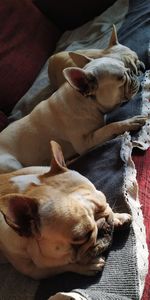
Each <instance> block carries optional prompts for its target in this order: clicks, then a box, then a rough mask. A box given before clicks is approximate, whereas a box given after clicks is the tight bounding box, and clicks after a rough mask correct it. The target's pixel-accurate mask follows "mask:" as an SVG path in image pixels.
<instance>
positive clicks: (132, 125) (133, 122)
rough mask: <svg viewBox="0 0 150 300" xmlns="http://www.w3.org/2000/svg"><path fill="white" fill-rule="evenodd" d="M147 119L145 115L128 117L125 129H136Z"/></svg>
mask: <svg viewBox="0 0 150 300" xmlns="http://www.w3.org/2000/svg"><path fill="white" fill-rule="evenodd" d="M146 121H147V117H146V116H141V115H139V116H135V117H132V118H130V119H127V120H125V121H122V122H125V126H126V130H125V131H131V130H138V129H140V128H141V127H142V126H143V125H145V123H146Z"/></svg>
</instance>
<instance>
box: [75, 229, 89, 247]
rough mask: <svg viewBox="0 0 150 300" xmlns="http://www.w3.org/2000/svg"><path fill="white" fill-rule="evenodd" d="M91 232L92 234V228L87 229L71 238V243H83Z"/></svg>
mask: <svg viewBox="0 0 150 300" xmlns="http://www.w3.org/2000/svg"><path fill="white" fill-rule="evenodd" d="M91 234H92V230H90V231H88V232H87V233H86V234H85V235H83V236H77V237H74V238H73V240H72V244H76V245H80V244H83V243H85V242H87V241H88V240H89V239H90V237H91Z"/></svg>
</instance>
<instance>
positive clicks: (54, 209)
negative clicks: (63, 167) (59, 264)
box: [29, 170, 113, 263]
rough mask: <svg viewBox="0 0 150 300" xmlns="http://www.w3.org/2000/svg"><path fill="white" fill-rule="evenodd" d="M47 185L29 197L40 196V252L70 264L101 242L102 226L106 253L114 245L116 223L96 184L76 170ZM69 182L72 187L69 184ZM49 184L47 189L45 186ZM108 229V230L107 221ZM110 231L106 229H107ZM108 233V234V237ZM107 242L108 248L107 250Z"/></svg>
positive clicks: (48, 182) (31, 193)
mask: <svg viewBox="0 0 150 300" xmlns="http://www.w3.org/2000/svg"><path fill="white" fill-rule="evenodd" d="M44 182H45V183H44V185H41V186H37V190H36V192H35V189H31V190H30V193H29V195H30V196H32V197H35V193H36V197H37V195H38V194H39V195H40V203H41V205H40V208H39V213H40V222H41V226H40V227H41V229H40V237H39V243H40V249H41V252H42V254H43V255H44V256H46V257H51V258H53V259H56V258H57V259H58V261H63V263H64V262H66V263H71V262H75V261H80V259H81V258H82V260H83V257H84V255H85V254H86V253H87V252H88V250H89V249H90V248H92V247H94V246H95V245H96V243H97V234H98V226H97V224H98V223H99V224H100V222H101V221H100V220H102V222H101V225H100V226H99V228H100V229H99V233H100V235H101V239H102V241H104V237H105V242H103V243H102V251H103V250H105V249H104V248H107V247H108V245H109V244H110V242H111V237H112V230H113V223H112V215H111V212H109V213H107V212H106V208H107V203H106V198H105V196H104V194H103V193H101V192H99V191H97V190H96V189H95V187H94V185H93V184H92V183H91V182H90V181H88V179H86V178H85V177H83V176H81V175H80V174H79V173H77V172H75V171H71V170H68V171H67V172H65V173H63V174H59V175H57V176H53V177H51V178H50V179H49V178H47V182H46V181H45V179H44ZM68 183H69V184H68ZM45 184H46V185H47V186H45ZM108 218H110V219H111V222H109V234H108V227H107V229H106V228H105V227H106V226H105V225H106V223H107V219H108ZM105 229H106V230H105ZM106 232H107V234H106ZM104 243H105V244H106V247H104Z"/></svg>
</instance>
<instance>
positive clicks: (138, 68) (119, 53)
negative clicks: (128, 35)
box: [106, 44, 145, 75]
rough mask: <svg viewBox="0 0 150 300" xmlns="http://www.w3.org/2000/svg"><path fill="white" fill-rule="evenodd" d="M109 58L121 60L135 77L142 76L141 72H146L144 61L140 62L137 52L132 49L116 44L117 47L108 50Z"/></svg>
mask: <svg viewBox="0 0 150 300" xmlns="http://www.w3.org/2000/svg"><path fill="white" fill-rule="evenodd" d="M106 55H107V56H108V57H112V58H116V59H120V60H121V61H122V62H123V63H124V65H125V67H126V68H130V70H131V71H132V72H134V74H135V75H140V74H141V72H144V70H145V66H144V63H143V62H142V61H140V60H139V58H138V56H137V54H136V52H135V51H133V50H131V49H130V48H128V47H126V46H124V45H121V44H116V45H115V46H113V47H111V48H110V49H108V54H106Z"/></svg>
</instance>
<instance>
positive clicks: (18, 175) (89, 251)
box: [0, 142, 131, 279]
mask: <svg viewBox="0 0 150 300" xmlns="http://www.w3.org/2000/svg"><path fill="white" fill-rule="evenodd" d="M51 146H52V157H53V158H52V162H51V168H50V169H49V168H48V167H29V168H24V169H21V170H18V171H15V172H12V173H9V174H4V175H2V174H1V175H0V211H1V213H0V223H1V226H0V251H1V252H0V253H1V260H2V256H4V258H5V259H7V260H8V261H9V262H10V263H11V264H12V265H13V266H14V267H15V268H16V269H17V270H18V271H20V272H22V273H23V274H25V275H28V276H30V277H32V278H35V279H39V278H44V277H47V276H50V275H55V274H58V273H62V272H66V271H71V272H77V273H81V274H85V275H94V274H95V273H96V272H98V271H100V270H102V268H103V266H104V263H105V261H104V259H103V258H101V257H95V256H97V254H100V253H101V252H103V251H104V250H105V249H106V248H108V245H109V244H110V240H111V238H110V237H108V232H109V233H110V234H111V233H112V230H113V227H114V226H115V227H118V226H122V225H124V224H129V223H130V222H131V216H130V215H128V214H126V213H123V214H117V213H113V212H112V210H111V208H110V207H109V205H108V204H107V202H106V198H105V196H104V194H103V193H102V192H100V191H98V190H96V189H95V187H94V185H93V184H92V183H91V182H90V181H89V180H88V179H86V178H85V177H83V176H82V175H80V174H79V173H78V172H76V171H72V170H69V169H67V167H66V165H65V162H64V157H63V154H62V152H61V148H60V147H59V145H58V144H57V143H55V142H51ZM98 228H99V230H100V232H101V236H102V235H103V237H104V238H103V237H102V238H101V239H100V240H99V243H98V242H97V241H96V239H97V232H98ZM105 231H106V234H105ZM107 237H108V239H107ZM104 242H105V245H104ZM101 247H102V248H101Z"/></svg>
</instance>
